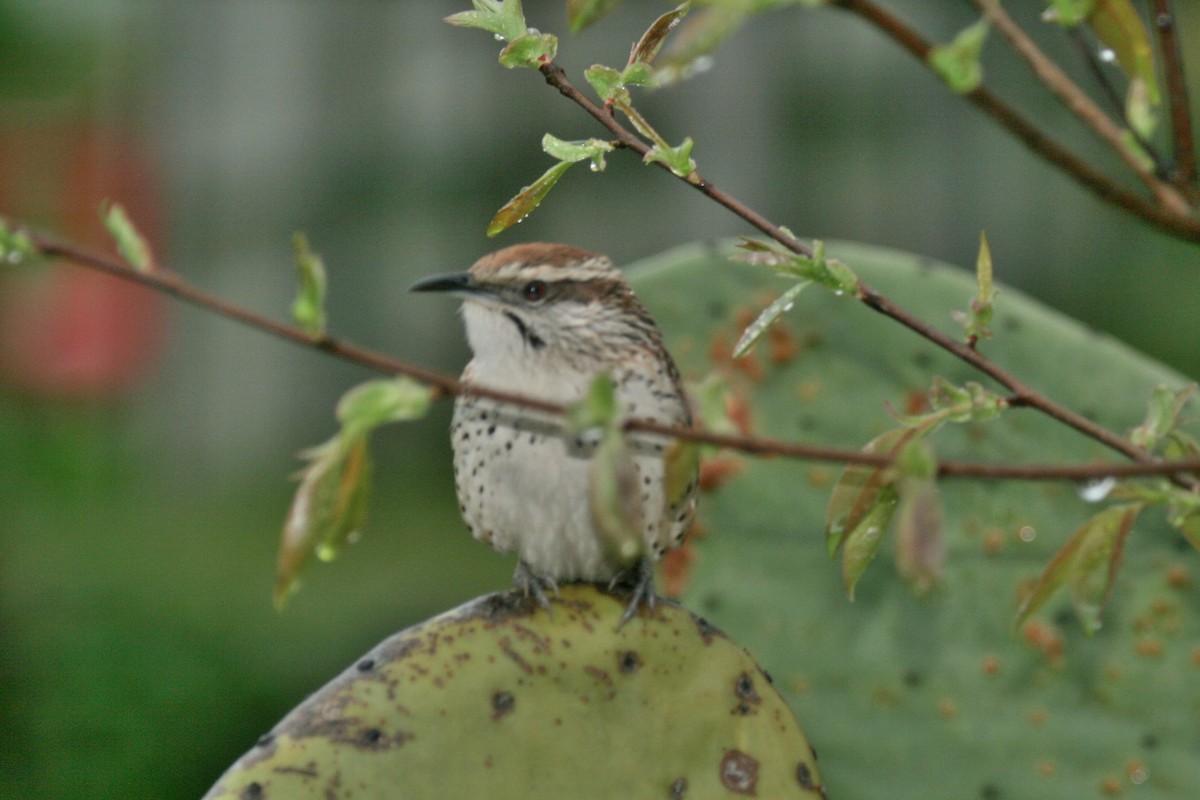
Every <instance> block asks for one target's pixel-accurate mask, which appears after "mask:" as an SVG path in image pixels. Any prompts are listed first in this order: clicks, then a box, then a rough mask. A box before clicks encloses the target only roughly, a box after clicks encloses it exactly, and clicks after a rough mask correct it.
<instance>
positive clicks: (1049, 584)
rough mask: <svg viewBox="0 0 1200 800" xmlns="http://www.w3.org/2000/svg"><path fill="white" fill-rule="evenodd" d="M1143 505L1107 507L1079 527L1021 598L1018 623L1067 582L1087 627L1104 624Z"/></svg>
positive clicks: (1094, 627)
mask: <svg viewBox="0 0 1200 800" xmlns="http://www.w3.org/2000/svg"><path fill="white" fill-rule="evenodd" d="M1142 508H1143V506H1142V504H1141V503H1125V504H1122V505H1116V506H1112V507H1110V508H1106V509H1105V510H1103V511H1101V512H1100V513H1099V514H1096V515H1095V516H1093V517H1092V518H1091V519H1089V520H1088V521H1087V522H1085V523H1084V524H1083V525H1082V526H1081V527H1080V528H1079V529H1078V530H1077V531H1075V533H1074V535H1072V536H1071V538H1070V539H1069V540H1068V541H1067V543H1066V544H1065V545H1063V547H1062V549H1061V550H1059V551H1058V553H1057V554H1056V555H1055V556H1054V558H1053V559H1051V561H1050V563H1049V564H1048V565H1047V566H1046V569H1045V570H1044V571H1043V572H1042V575H1041V577H1040V578H1038V582H1037V584H1036V585H1035V586H1034V587H1033V589H1032V590H1031V591H1030V592H1029V594H1028V595H1026V596H1025V599H1024V600H1022V601H1021V606H1020V608H1019V609H1018V610H1017V625H1018V626H1020V625H1022V624H1024V623H1025V622H1026V621H1027V620H1028V619H1029V618H1030V617H1031V616H1032V615H1033V614H1034V613H1035V612H1037V611H1038V609H1040V608H1041V607H1042V606H1044V605H1045V604H1046V601H1047V600H1049V599H1050V598H1051V597H1053V596H1054V594H1055V593H1056V592H1057V591H1058V590H1059V589H1061V588H1062V587H1063V586H1064V585H1066V586H1069V587H1070V591H1071V602H1072V604H1073V605H1074V607H1075V612H1076V614H1077V615H1078V616H1079V619H1080V622H1082V623H1083V627H1084V630H1085V631H1087V632H1088V633H1095V632H1096V631H1097V630H1098V629H1099V628H1100V612H1101V611H1102V610H1103V608H1104V603H1105V601H1106V600H1107V599H1108V595H1109V593H1110V592H1111V591H1112V584H1113V580H1114V579H1115V578H1116V574H1117V567H1118V566H1119V565H1120V562H1121V552H1122V549H1123V548H1124V546H1125V538H1126V537H1127V536H1128V535H1129V530H1130V528H1132V527H1133V522H1134V520H1135V519H1136V518H1137V515H1138V513H1139V512H1140V511H1141V510H1142Z"/></svg>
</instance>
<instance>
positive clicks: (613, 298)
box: [412, 243, 697, 619]
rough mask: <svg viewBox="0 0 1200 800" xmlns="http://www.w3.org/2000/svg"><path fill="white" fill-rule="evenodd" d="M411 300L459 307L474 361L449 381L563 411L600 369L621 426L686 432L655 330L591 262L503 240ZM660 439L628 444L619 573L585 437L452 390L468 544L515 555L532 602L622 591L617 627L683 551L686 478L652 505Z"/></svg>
mask: <svg viewBox="0 0 1200 800" xmlns="http://www.w3.org/2000/svg"><path fill="white" fill-rule="evenodd" d="M412 291H419V292H448V293H451V294H454V295H456V296H457V297H460V298H462V300H463V301H464V302H463V307H462V314H463V320H464V322H465V323H466V330H467V340H468V341H469V343H470V345H471V350H472V352H473V354H474V357H473V358H472V359H471V361H470V363H468V364H467V367H466V369H465V370H464V372H463V375H462V378H463V382H464V383H466V384H468V385H474V386H481V387H488V388H491V389H498V390H501V391H506V392H512V393H515V394H520V395H523V396H527V397H532V398H536V399H539V400H545V401H549V402H554V403H561V404H572V403H577V402H579V401H580V400H581V399H582V398H583V397H584V395H585V394H586V392H587V391H588V389H589V387H590V386H591V384H592V381H593V380H594V379H595V378H596V376H597V375H598V374H600V373H605V372H607V373H609V374H610V375H611V377H612V378H613V380H614V382H615V384H616V398H617V401H618V404H619V405H620V413H621V414H622V415H623V416H624V417H626V418H635V419H644V420H651V421H654V422H659V423H663V424H669V425H683V426H687V425H690V424H691V421H692V420H691V413H690V411H689V408H688V403H687V400H686V399H685V397H684V392H683V388H682V385H681V382H680V377H679V371H678V370H677V369H676V367H675V363H674V362H673V361H672V360H671V356H670V354H669V353H668V352H667V350H666V348H665V347H664V346H663V342H662V336H661V335H660V334H659V331H658V327H657V326H656V325H655V324H654V320H653V319H651V317H650V315H649V314H648V313H647V312H646V309H645V308H644V307H643V306H642V304H641V302H640V301H639V300H638V299H637V297H636V296H634V293H633V290H632V289H631V288H630V286H629V284H628V283H627V282H626V281H625V278H624V277H623V276H622V275H621V273H620V272H618V271H617V270H616V269H615V268H614V267H613V265H612V262H611V261H609V259H608V258H606V257H604V256H600V255H596V254H594V253H589V252H587V251H584V250H581V249H579V248H576V247H570V246H567V245H561V244H542V243H531V244H521V245H515V246H513V247H508V248H505V249H504V250H500V251H499V252H496V253H492V254H491V255H487V256H484V257H483V258H481V259H479V261H477V262H476V263H475V265H474V266H472V267H471V269H470V270H469V271H467V272H463V273H458V274H454V275H445V276H437V277H433V278H427V279H425V280H422V281H419V282H418V283H416V284H415V285H414V286H413V287H412ZM670 441H671V440H669V439H667V438H664V437H662V436H655V435H652V434H647V433H640V432H634V433H631V434H630V435H629V442H630V445H631V448H632V451H633V459H632V461H633V469H634V470H635V473H636V491H637V492H639V493H640V495H641V497H640V503H641V520H642V526H643V530H642V538H643V540H644V543H645V549H644V553H645V556H644V557H642V558H641V559H640V561H639V562H638V563H637V564H636V565H635V566H634V567H633V568H632V569H629V568H627V567H626V566H624V565H622V564H621V563H619V562H618V561H616V560H615V559H614V557H613V555H612V553H611V551H610V549H608V548H606V547H605V545H604V542H603V541H602V538H601V536H600V534H599V533H598V532H597V528H596V525H595V523H594V522H593V516H592V512H591V509H590V506H589V490H588V483H589V470H590V467H591V455H592V453H593V452H594V451H595V448H596V445H597V440H596V439H595V438H594V437H592V438H589V437H587V436H586V435H583V436H581V435H575V434H571V433H568V432H567V431H566V430H565V429H564V426H563V423H562V421H561V419H558V418H556V417H554V416H551V415H547V414H542V413H539V412H536V411H531V410H529V409H525V408H520V407H517V406H515V405H512V404H506V403H500V402H497V401H495V400H492V399H488V398H483V397H479V396H477V395H472V394H470V393H469V392H468V393H465V394H463V395H461V396H460V397H459V398H458V400H457V402H456V403H455V406H454V421H453V424H452V427H451V445H452V447H453V450H454V475H455V486H456V489H457V493H458V502H459V508H460V510H461V511H462V514H463V518H464V520H465V521H466V523H467V527H468V528H469V529H470V530H471V533H472V534H473V535H474V536H475V538H476V539H479V540H481V541H483V542H486V543H488V544H490V545H491V546H492V547H493V548H495V549H496V550H498V551H500V552H502V553H507V552H514V551H515V552H516V554H517V558H518V563H517V570H516V573H515V575H514V580H515V582H516V584H517V586H518V587H519V588H521V589H523V590H524V591H525V592H526V593H532V594H533V595H534V596H535V597H537V599H538V600H539V601H540V602H541V603H542V604H543V605H546V604H547V600H546V595H545V590H547V589H551V590H553V589H556V588H557V586H558V583H559V582H569V581H593V582H600V581H605V582H609V583H610V584H615V583H618V582H624V583H626V584H628V585H630V586H631V588H632V590H633V594H632V599H631V601H630V605H629V608H628V610H627V611H626V615H625V619H628V618H629V617H630V616H632V615H633V614H634V613H636V611H637V608H638V606H639V605H640V604H642V603H644V604H646V605H648V606H652V605H653V601H654V586H653V569H652V565H653V561H655V560H657V559H658V558H660V557H661V556H662V555H663V554H664V553H666V552H667V550H669V549H671V548H673V547H677V546H679V544H681V543H682V541H683V537H684V534H685V533H686V532H687V529H688V527H689V525H690V524H691V521H692V517H693V515H694V514H695V509H696V486H697V481H696V479H695V476H694V475H693V476H692V478H691V480H690V481H689V483H690V485H689V486H688V487H687V489H686V491H685V492H683V493H682V496H681V497H680V498H679V499H678V501H677V502H675V503H674V504H670V503H668V501H667V499H666V497H665V468H664V460H663V456H664V453H665V451H666V449H667V446H668V445H669V444H670Z"/></svg>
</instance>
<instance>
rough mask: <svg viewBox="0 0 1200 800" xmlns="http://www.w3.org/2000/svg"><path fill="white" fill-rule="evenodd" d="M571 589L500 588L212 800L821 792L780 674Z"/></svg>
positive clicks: (378, 666) (347, 691)
mask: <svg viewBox="0 0 1200 800" xmlns="http://www.w3.org/2000/svg"><path fill="white" fill-rule="evenodd" d="M623 609H624V598H620V597H614V596H610V595H607V594H605V593H602V592H600V591H599V590H597V589H596V588H595V587H592V586H564V587H563V588H562V590H561V592H560V594H559V595H558V596H557V597H555V598H553V599H552V600H551V610H550V611H547V610H545V609H542V608H540V607H539V606H538V605H537V604H536V603H534V602H532V601H531V600H530V599H529V598H523V597H521V596H520V595H518V594H517V593H516V592H509V593H506V594H497V595H488V596H485V597H481V598H479V599H477V600H475V601H472V602H470V603H467V604H466V605H464V606H462V607H460V608H457V609H455V610H453V611H449V612H447V613H445V614H442V615H441V616H439V617H435V618H434V619H431V620H429V621H427V622H424V623H422V624H420V625H418V626H416V627H413V628H410V629H408V630H406V631H402V632H401V633H398V634H396V635H394V636H392V637H390V638H389V639H387V640H385V641H384V642H382V643H381V644H380V645H378V646H377V647H376V648H374V649H373V650H372V651H370V652H369V653H367V654H366V655H365V656H364V657H363V658H361V659H359V661H358V662H357V663H356V664H355V665H354V666H352V667H350V668H349V669H347V670H346V671H345V672H343V673H342V674H341V675H340V676H338V677H337V678H335V679H334V680H333V681H331V682H330V683H329V684H327V685H326V686H325V687H324V688H323V689H320V690H319V691H318V692H316V693H315V694H314V695H313V696H312V697H310V698H309V699H307V700H305V701H304V702H303V703H302V704H301V705H300V706H298V707H297V708H296V709H295V710H294V711H292V712H291V713H290V714H288V715H287V717H285V718H284V719H283V720H282V721H281V722H280V723H279V724H278V725H277V726H276V727H275V728H274V730H272V731H271V733H270V734H268V735H267V736H266V737H263V738H262V739H261V740H260V741H259V743H258V744H257V745H256V746H255V747H254V748H253V749H252V750H250V751H249V752H248V753H246V755H244V756H243V757H242V758H241V759H240V760H239V761H238V762H237V763H235V764H234V765H233V766H232V767H231V768H230V769H229V770H228V771H227V772H226V773H225V775H224V776H222V777H221V779H220V780H219V781H218V782H217V784H216V785H215V786H214V787H213V788H212V790H211V791H210V792H209V793H208V794H207V795H206V798H208V800H219V799H225V798H228V799H229V800H233V798H240V799H242V800H244V798H249V797H265V798H271V797H287V798H292V799H293V800H303V798H325V797H330V796H333V795H336V794H338V793H339V792H341V791H343V790H344V789H345V788H346V787H348V786H353V787H354V797H356V798H360V799H361V800H370V799H371V798H379V799H380V800H382V798H389V799H391V798H445V797H462V798H468V797H514V798H515V797H521V798H529V799H530V800H535V799H536V798H556V800H557V798H566V797H597V798H599V797H612V798H632V797H662V798H670V797H686V798H688V800H698V799H700V800H702V799H703V798H722V797H739V796H743V797H744V796H748V795H751V796H758V797H771V798H786V797H797V798H801V797H804V798H811V799H812V800H816V798H820V797H823V796H824V792H823V789H822V786H821V777H820V775H819V774H818V772H817V768H816V763H815V758H814V756H813V752H812V748H810V747H809V745H808V742H807V741H806V740H805V738H804V734H803V733H802V732H801V731H800V728H799V726H798V725H797V724H796V721H795V718H794V717H793V716H792V713H791V712H790V711H789V710H788V708H787V705H786V703H785V702H784V700H783V698H782V697H780V695H779V693H778V692H777V690H776V689H775V688H774V687H773V686H772V684H771V679H770V678H769V677H768V676H767V675H766V674H765V673H763V672H762V671H761V670H760V669H759V668H758V667H757V666H756V665H755V664H754V662H753V661H752V660H751V659H750V657H749V656H748V655H747V654H746V652H745V651H744V650H743V649H742V648H741V647H740V646H738V645H737V644H734V643H733V642H732V641H730V640H729V639H728V638H726V636H725V635H724V634H723V633H721V632H720V631H718V630H716V629H715V628H713V627H712V626H711V625H709V624H708V623H707V622H705V621H704V620H702V619H700V618H699V617H696V616H694V615H693V614H691V613H689V612H688V611H685V610H684V609H682V608H680V607H679V606H676V605H674V604H670V603H659V604H657V606H656V607H655V609H654V610H653V611H652V612H642V613H640V614H639V615H637V616H635V617H634V618H633V619H631V620H630V621H629V623H628V624H626V625H623V626H620V627H619V628H618V622H619V621H620V619H621V614H622V611H623Z"/></svg>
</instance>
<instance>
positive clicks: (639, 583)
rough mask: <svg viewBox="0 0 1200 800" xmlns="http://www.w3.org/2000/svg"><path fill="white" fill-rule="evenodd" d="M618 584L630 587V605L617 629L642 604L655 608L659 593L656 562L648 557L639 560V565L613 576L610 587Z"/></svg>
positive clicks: (634, 613)
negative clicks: (657, 593)
mask: <svg viewBox="0 0 1200 800" xmlns="http://www.w3.org/2000/svg"><path fill="white" fill-rule="evenodd" d="M618 584H624V585H625V586H627V587H628V588H629V605H627V606H625V613H624V614H622V615H621V622H620V624H619V625H617V630H620V629H621V628H623V627H625V623H626V622H629V620H631V619H633V618H634V616H636V615H637V613H638V609H639V608H641V607H642V606H645V607H646V608H648V609H650V610H651V611H653V610H654V604H655V602H656V601H657V600H658V595H656V594H655V593H654V563H653V562H652V561H651V560H650V559H648V558H643V559H641V560H639V561H638V563H637V566H635V567H633V568H632V569H630V570H626V571H625V572H622V573H620V574H618V575H617V576H616V577H615V578H613V579H612V581H611V582H610V583H609V584H608V588H609V589H613V588H615V587H616V586H617V585H618Z"/></svg>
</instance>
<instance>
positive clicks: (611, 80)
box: [583, 64, 629, 103]
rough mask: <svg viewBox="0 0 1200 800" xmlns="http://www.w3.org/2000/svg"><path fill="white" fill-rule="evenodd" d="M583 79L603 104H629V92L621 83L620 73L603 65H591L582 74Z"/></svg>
mask: <svg viewBox="0 0 1200 800" xmlns="http://www.w3.org/2000/svg"><path fill="white" fill-rule="evenodd" d="M583 77H585V78H586V79H587V82H588V83H589V84H591V86H592V89H594V90H595V92H596V94H597V95H598V96H599V97H600V99H601V100H603V101H604V102H605V103H615V102H618V101H621V102H626V103H628V102H629V91H628V90H627V89H626V88H625V84H624V83H623V82H622V81H621V73H620V72H617V71H616V70H615V69H613V68H612V67H606V66H604V65H603V64H593V65H592V66H590V67H588V68H587V69H586V70H584V72H583Z"/></svg>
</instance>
